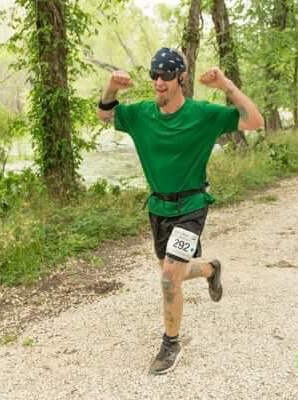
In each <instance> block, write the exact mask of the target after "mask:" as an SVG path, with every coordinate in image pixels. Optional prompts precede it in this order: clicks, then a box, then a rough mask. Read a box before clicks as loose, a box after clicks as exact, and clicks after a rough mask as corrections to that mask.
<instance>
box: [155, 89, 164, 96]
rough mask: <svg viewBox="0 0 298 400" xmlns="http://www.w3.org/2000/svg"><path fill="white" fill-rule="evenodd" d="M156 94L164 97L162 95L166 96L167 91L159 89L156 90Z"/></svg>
mask: <svg viewBox="0 0 298 400" xmlns="http://www.w3.org/2000/svg"><path fill="white" fill-rule="evenodd" d="M156 92H157V93H158V94H159V95H161V96H162V95H164V94H166V93H167V89H163V90H160V89H156Z"/></svg>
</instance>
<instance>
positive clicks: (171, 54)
mask: <svg viewBox="0 0 298 400" xmlns="http://www.w3.org/2000/svg"><path fill="white" fill-rule="evenodd" d="M159 69H160V70H162V71H168V72H171V71H182V72H183V71H185V64H184V60H183V57H181V56H180V55H179V54H178V53H177V52H176V51H175V50H173V49H169V48H168V47H163V48H162V49H160V50H158V52H157V53H156V54H155V56H154V57H153V58H152V60H151V70H152V71H153V70H159Z"/></svg>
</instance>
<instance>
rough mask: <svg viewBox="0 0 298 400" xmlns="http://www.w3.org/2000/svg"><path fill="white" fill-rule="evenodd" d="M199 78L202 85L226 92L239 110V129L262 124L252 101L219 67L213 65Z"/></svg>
mask: <svg viewBox="0 0 298 400" xmlns="http://www.w3.org/2000/svg"><path fill="white" fill-rule="evenodd" d="M199 80H200V82H201V83H202V84H203V85H206V86H208V87H211V88H216V89H220V90H222V91H223V92H225V93H226V95H227V97H228V98H229V99H230V100H231V101H232V103H233V104H234V105H235V107H237V108H238V110H239V113H240V119H239V124H238V129H239V130H252V129H257V128H262V127H263V126H264V119H263V117H262V115H261V113H260V111H259V110H258V108H257V106H256V105H255V104H254V102H253V101H252V100H251V99H250V98H249V97H247V96H246V95H245V94H244V93H242V92H241V90H240V89H238V88H237V86H236V85H235V84H234V83H233V82H232V81H231V80H230V79H228V78H227V77H226V76H225V74H224V73H223V71H221V69H219V68H218V67H213V68H211V69H209V70H208V71H207V72H206V73H204V74H203V75H201V76H200V78H199Z"/></svg>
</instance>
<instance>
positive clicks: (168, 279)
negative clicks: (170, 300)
mask: <svg viewBox="0 0 298 400" xmlns="http://www.w3.org/2000/svg"><path fill="white" fill-rule="evenodd" d="M181 285H182V280H181V279H180V277H179V276H177V274H175V273H174V272H173V271H171V270H168V269H165V268H163V271H162V276H161V286H162V290H163V292H164V293H172V294H175V293H176V292H177V291H178V290H179V289H180V288H181Z"/></svg>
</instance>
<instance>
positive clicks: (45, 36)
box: [8, 0, 90, 197]
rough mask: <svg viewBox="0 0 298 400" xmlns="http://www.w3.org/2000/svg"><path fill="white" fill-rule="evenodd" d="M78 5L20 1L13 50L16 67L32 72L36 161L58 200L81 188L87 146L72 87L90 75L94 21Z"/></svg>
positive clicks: (63, 0)
mask: <svg viewBox="0 0 298 400" xmlns="http://www.w3.org/2000/svg"><path fill="white" fill-rule="evenodd" d="M78 3H79V2H78V0H74V1H71V0H47V1H45V0H36V1H33V0H16V6H17V8H16V13H15V14H14V19H13V21H12V27H13V29H14V32H15V33H14V35H13V36H12V38H11V39H10V40H9V44H8V48H9V49H10V50H11V51H13V52H14V53H17V54H18V57H19V58H18V62H17V63H16V64H15V67H16V68H17V69H24V68H26V69H27V71H28V75H29V82H30V85H31V92H30V102H31V106H30V112H29V115H28V116H29V123H30V131H31V134H32V137H33V144H34V146H35V151H36V160H37V163H38V165H39V168H40V171H41V174H42V176H43V177H44V178H45V181H46V183H47V186H48V188H49V190H50V192H51V193H52V194H54V195H55V196H59V197H69V196H70V195H71V193H72V191H73V189H75V188H76V178H77V174H76V170H77V168H78V166H79V163H80V160H81V156H80V150H81V149H82V147H83V146H84V144H85V143H84V141H83V140H82V139H81V138H80V136H79V134H78V132H77V130H76V128H75V127H76V121H77V120H81V118H82V117H81V115H80V113H81V110H80V107H79V106H80V104H81V103H80V99H78V98H77V96H76V95H75V92H74V89H73V83H74V81H75V80H76V78H77V76H79V75H80V74H82V73H83V72H86V71H87V66H86V64H85V63H83V62H82V61H81V58H80V56H81V52H80V50H81V49H82V48H83V47H84V46H83V43H82V38H83V35H84V34H85V33H86V32H88V28H89V25H90V19H89V17H88V16H87V15H86V14H85V13H84V12H83V11H82V10H81V8H80V7H79V4H78ZM18 11H19V12H18Z"/></svg>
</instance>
